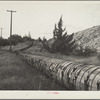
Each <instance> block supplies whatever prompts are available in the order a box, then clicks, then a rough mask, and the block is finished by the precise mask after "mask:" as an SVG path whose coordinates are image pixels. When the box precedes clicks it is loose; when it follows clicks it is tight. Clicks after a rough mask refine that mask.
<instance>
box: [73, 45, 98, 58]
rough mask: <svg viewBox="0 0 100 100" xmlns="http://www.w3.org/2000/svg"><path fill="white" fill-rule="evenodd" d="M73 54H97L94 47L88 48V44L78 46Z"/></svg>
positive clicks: (87, 55) (86, 55) (85, 55)
mask: <svg viewBox="0 0 100 100" xmlns="http://www.w3.org/2000/svg"><path fill="white" fill-rule="evenodd" d="M73 54H74V55H76V56H84V57H89V56H93V55H95V54H97V50H96V49H95V48H90V47H89V46H86V47H85V48H83V47H82V46H80V47H79V48H78V49H76V50H75V51H74V53H73Z"/></svg>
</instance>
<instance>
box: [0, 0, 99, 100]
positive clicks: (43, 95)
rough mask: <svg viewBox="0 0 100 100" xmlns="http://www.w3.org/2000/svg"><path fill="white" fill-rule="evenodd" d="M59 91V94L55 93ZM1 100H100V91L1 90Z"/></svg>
mask: <svg viewBox="0 0 100 100" xmlns="http://www.w3.org/2000/svg"><path fill="white" fill-rule="evenodd" d="M1 1H5V2H6V1H28V2H30V1H33V2H34V1H56V2H59V1H61V2H63V1H66V2H67V1H76V2H77V1H86V2H91V1H93V2H96V1H99V2H100V0H95V1H94V0H0V2H1ZM55 92H58V94H55ZM0 99H1V100H11V99H12V100H20V99H21V100H41V99H45V100H58V99H59V100H62V99H66V100H99V99H100V92H99V91H34V90H33V91H26V90H24V91H22V90H21V91H17V90H11V91H8V90H5V91H2V90H1V91H0Z"/></svg>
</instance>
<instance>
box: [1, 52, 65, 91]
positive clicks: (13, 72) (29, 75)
mask: <svg viewBox="0 0 100 100" xmlns="http://www.w3.org/2000/svg"><path fill="white" fill-rule="evenodd" d="M0 90H65V88H64V87H62V86H60V85H59V84H57V83H56V82H55V81H53V80H52V79H50V78H48V77H47V76H46V75H44V74H43V73H41V72H39V71H38V70H36V69H34V68H33V67H32V66H30V65H28V64H27V63H26V62H25V61H23V60H22V59H21V58H20V57H19V56H17V55H16V54H14V53H11V52H9V51H0Z"/></svg>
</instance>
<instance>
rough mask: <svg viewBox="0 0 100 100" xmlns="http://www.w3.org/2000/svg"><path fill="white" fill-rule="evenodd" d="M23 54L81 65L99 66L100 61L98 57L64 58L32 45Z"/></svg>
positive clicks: (38, 45)
mask: <svg viewBox="0 0 100 100" xmlns="http://www.w3.org/2000/svg"><path fill="white" fill-rule="evenodd" d="M24 52H27V53H31V54H36V55H41V56H47V57H51V58H58V59H63V60H67V61H72V62H78V63H83V64H93V65H97V66H100V59H98V56H97V55H95V56H90V57H81V56H74V55H70V56H66V55H61V54H60V53H54V54H53V53H49V52H47V51H46V50H44V49H43V48H42V50H41V45H40V44H37V45H33V46H32V47H31V48H28V49H27V50H25V51H24Z"/></svg>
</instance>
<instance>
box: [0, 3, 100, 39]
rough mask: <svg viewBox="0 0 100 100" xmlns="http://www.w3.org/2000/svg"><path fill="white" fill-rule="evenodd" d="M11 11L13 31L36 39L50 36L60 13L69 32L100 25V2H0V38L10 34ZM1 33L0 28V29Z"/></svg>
mask: <svg viewBox="0 0 100 100" xmlns="http://www.w3.org/2000/svg"><path fill="white" fill-rule="evenodd" d="M7 10H14V11H16V13H13V28H12V34H18V35H21V36H25V35H28V34H29V32H30V34H31V37H32V38H34V39H37V38H38V37H41V38H43V37H44V36H45V37H46V38H47V39H49V38H52V36H53V30H54V25H55V24H56V23H58V21H59V19H60V17H61V15H62V19H63V27H66V31H67V33H68V34H71V33H75V32H78V31H81V30H84V29H87V28H90V27H93V26H97V25H100V1H0V28H3V30H2V37H3V38H8V37H9V35H10V17H11V14H10V12H7ZM0 34H1V30H0Z"/></svg>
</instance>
